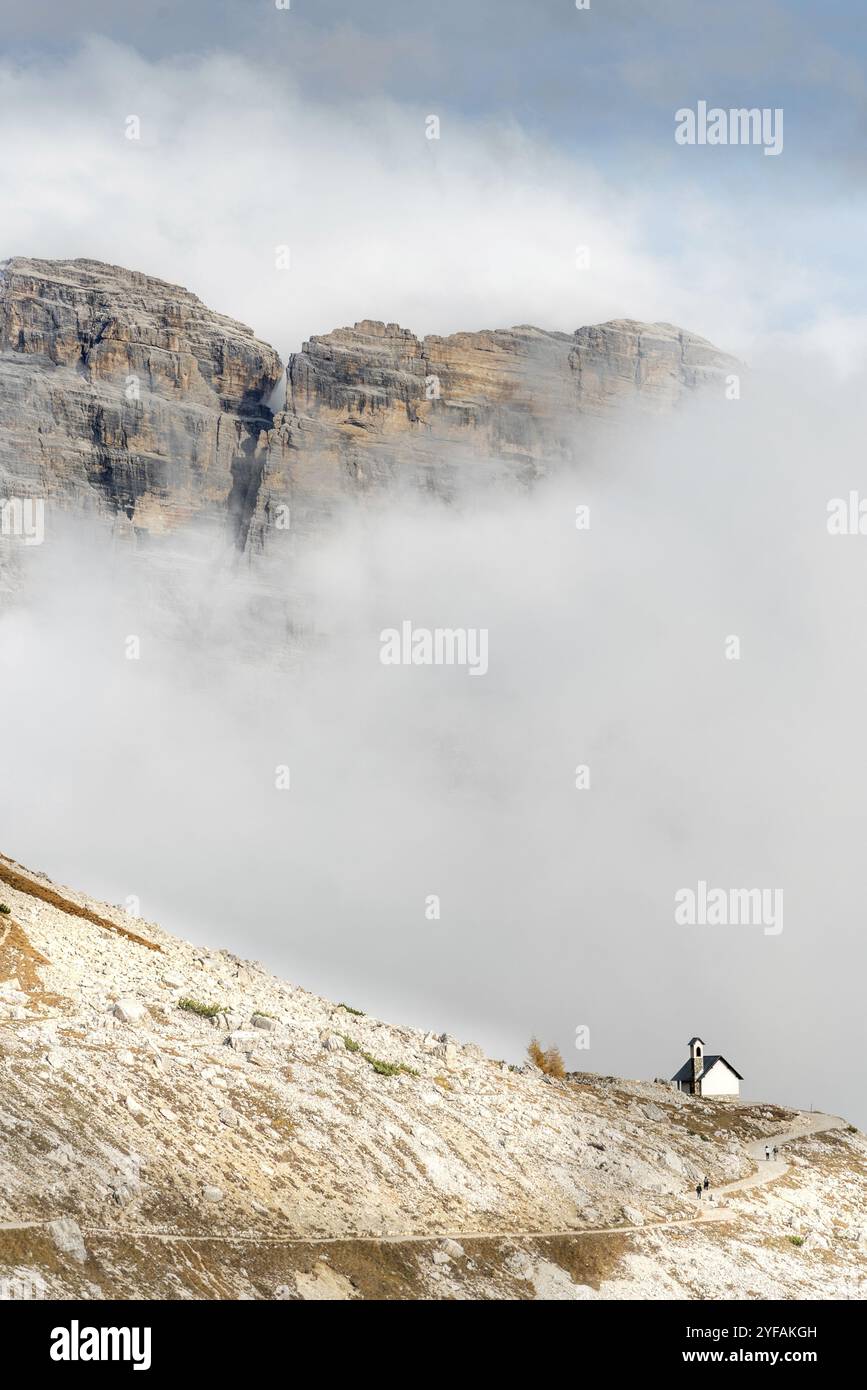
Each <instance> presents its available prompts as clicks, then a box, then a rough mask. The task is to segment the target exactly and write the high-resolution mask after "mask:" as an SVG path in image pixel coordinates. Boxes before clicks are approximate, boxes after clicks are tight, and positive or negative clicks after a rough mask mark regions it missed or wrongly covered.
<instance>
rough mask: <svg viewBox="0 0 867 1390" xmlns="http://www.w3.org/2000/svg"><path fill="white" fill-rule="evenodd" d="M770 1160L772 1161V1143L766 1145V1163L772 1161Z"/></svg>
mask: <svg viewBox="0 0 867 1390" xmlns="http://www.w3.org/2000/svg"><path fill="white" fill-rule="evenodd" d="M770 1161H771V1146H770V1144H766V1145H765V1162H766V1163H770Z"/></svg>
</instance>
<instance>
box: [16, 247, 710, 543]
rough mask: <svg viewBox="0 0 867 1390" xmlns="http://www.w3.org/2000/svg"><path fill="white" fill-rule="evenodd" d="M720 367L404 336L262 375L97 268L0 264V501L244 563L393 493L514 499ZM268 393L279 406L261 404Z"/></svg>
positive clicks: (627, 337) (677, 341) (668, 345)
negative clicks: (401, 486)
mask: <svg viewBox="0 0 867 1390" xmlns="http://www.w3.org/2000/svg"><path fill="white" fill-rule="evenodd" d="M731 368H732V362H731V359H728V358H726V357H725V356H724V355H723V354H721V353H719V352H717V350H716V349H715V348H713V347H712V346H711V345H710V344H709V343H707V342H705V341H704V340H703V339H701V338H698V337H695V336H694V335H691V334H689V333H685V332H683V331H681V330H680V329H677V328H674V327H672V326H671V325H669V324H640V323H635V322H633V321H631V320H618V321H616V322H613V323H607V324H601V325H597V326H596V327H592V328H581V329H579V330H578V331H577V332H576V333H574V334H571V335H570V334H565V333H548V332H544V331H543V330H541V329H538V328H531V327H521V328H513V329H508V330H501V331H497V332H480V333H457V334H453V335H452V336H450V337H427V338H424V339H419V338H416V337H414V336H413V335H412V333H410V332H409V331H408V330H406V329H402V328H400V327H398V325H397V324H382V323H376V322H367V321H366V322H363V323H359V324H356V325H355V327H354V328H352V329H348V328H344V329H338V330H337V331H336V332H334V333H330V334H327V335H324V336H320V337H315V338H312V339H311V340H310V342H309V343H306V344H305V345H304V349H303V351H302V352H300V353H298V354H295V355H294V356H292V357H291V358H290V360H289V363H288V366H287V368H286V370H285V379H286V401H285V408H284V409H282V410H280V411H279V412H278V413H277V414H276V415H274V414H273V413H272V410H271V409H270V408H269V404H268V402H269V401H270V400H271V399H272V395H273V392H274V388H275V386H276V385H277V383H278V382H279V381H280V379H281V377H282V375H283V367H282V364H281V363H280V360H279V358H278V356H277V353H276V352H275V351H274V350H273V349H272V348H270V347H268V345H267V344H265V343H262V342H259V341H258V340H257V339H256V338H255V337H254V336H253V334H252V332H251V331H250V329H248V328H245V327H244V326H243V325H242V324H239V323H235V322H234V321H233V320H231V319H227V318H225V317H223V316H222V315H219V314H216V313H214V312H213V311H211V310H209V309H207V308H206V307H205V306H204V305H203V304H202V303H201V302H200V301H199V300H198V299H197V298H196V296H195V295H193V294H190V293H189V292H188V291H187V290H184V289H181V288H180V287H178V286H174V285H168V284H166V283H164V282H163V281H161V280H156V279H153V278H152V277H149V276H146V275H141V274H138V273H136V272H135V271H129V270H124V269H122V268H120V267H117V266H108V265H103V264H101V263H100V262H97V261H89V260H73V261H41V260H29V259H26V258H23V257H16V258H14V259H12V260H9V261H6V262H5V263H4V264H3V265H2V266H0V497H9V496H15V497H19V496H21V497H36V496H39V497H46V498H48V499H50V500H51V501H52V502H53V504H55V505H57V506H59V507H66V508H71V509H73V510H78V509H85V510H93V511H97V512H101V513H104V514H107V515H108V516H110V517H112V518H113V520H114V523H115V525H116V527H117V528H118V530H120V531H121V532H123V531H124V530H127V531H129V532H130V533H131V534H135V535H138V536H147V537H153V536H159V535H161V534H163V533H165V532H167V531H172V530H174V529H176V528H178V527H179V526H181V525H182V524H183V523H185V522H188V521H190V520H193V519H196V520H201V521H204V522H206V523H208V524H211V525H216V526H218V527H220V528H222V529H225V530H227V531H228V534H229V536H230V538H231V539H232V541H233V542H234V544H235V545H237V546H238V547H239V548H240V549H242V550H243V549H245V548H250V549H252V550H261V549H263V548H264V547H265V544H266V539H267V537H268V534H269V531H270V532H272V531H273V530H274V529H275V528H276V527H278V526H279V525H280V521H281V519H284V518H285V513H284V512H281V511H279V510H278V509H280V508H289V509H290V512H291V516H292V524H293V527H294V528H295V529H301V530H303V529H304V527H305V526H306V525H315V524H316V523H317V522H318V521H319V520H321V518H322V517H323V516H326V515H327V514H328V513H329V512H330V511H331V509H332V508H333V507H334V506H335V504H337V503H338V502H339V501H341V500H342V499H346V498H352V497H355V496H357V495H358V494H359V493H361V492H367V491H369V490H370V489H372V488H376V487H378V486H381V485H383V484H388V485H394V484H395V483H401V482H405V483H407V484H409V485H410V486H412V487H421V488H424V489H426V490H433V491H435V492H438V493H440V494H442V495H443V496H446V497H447V496H449V495H450V494H451V492H452V490H453V489H454V488H455V487H456V486H458V485H459V484H460V483H461V482H463V481H464V480H466V479H475V478H482V479H485V480H488V479H494V480H497V479H501V478H504V477H505V478H507V479H509V480H518V481H521V482H525V481H528V480H531V479H532V478H533V477H535V476H537V475H538V474H539V473H541V472H544V471H545V469H546V468H548V467H550V466H551V465H552V464H556V463H557V462H559V461H569V460H573V459H575V458H576V457H580V453H581V447H582V437H583V430H584V429H585V428H586V426H587V424H588V423H589V422H590V421H592V420H599V419H605V418H610V417H611V416H612V415H613V414H615V413H616V412H618V411H622V410H623V409H624V408H626V407H629V406H633V405H636V406H638V407H639V408H642V409H650V410H660V409H668V408H671V407H673V406H675V405H676V404H677V403H678V402H679V401H680V400H681V399H682V398H683V397H684V396H685V395H686V394H687V393H689V392H691V391H693V390H694V389H695V388H698V387H701V386H714V387H715V388H716V389H720V390H721V389H722V378H723V375H724V373H725V372H726V371H727V370H731ZM278 395H279V393H278Z"/></svg>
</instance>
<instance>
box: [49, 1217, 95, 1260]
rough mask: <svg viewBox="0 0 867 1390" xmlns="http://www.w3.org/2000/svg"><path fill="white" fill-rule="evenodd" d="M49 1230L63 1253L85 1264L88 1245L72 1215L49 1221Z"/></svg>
mask: <svg viewBox="0 0 867 1390" xmlns="http://www.w3.org/2000/svg"><path fill="white" fill-rule="evenodd" d="M48 1232H49V1234H50V1236H51V1239H52V1240H53V1241H54V1244H55V1246H56V1247H57V1249H58V1250H59V1251H60V1253H61V1254H62V1255H69V1256H70V1257H71V1258H72V1259H73V1260H76V1261H77V1262H78V1264H84V1262H85V1260H86V1259H87V1247H86V1246H85V1244H84V1236H83V1235H82V1234H81V1227H80V1226H79V1224H78V1222H77V1221H73V1219H72V1217H71V1216H61V1217H58V1219H57V1220H56V1221H49V1223H48Z"/></svg>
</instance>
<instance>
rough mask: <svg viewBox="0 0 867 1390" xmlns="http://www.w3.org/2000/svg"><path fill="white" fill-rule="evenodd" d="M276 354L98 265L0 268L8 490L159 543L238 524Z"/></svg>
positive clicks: (181, 295) (183, 293)
mask: <svg viewBox="0 0 867 1390" xmlns="http://www.w3.org/2000/svg"><path fill="white" fill-rule="evenodd" d="M281 371H282V366H281V363H280V359H279V357H278V355H277V353H276V352H275V351H274V350H273V348H270V347H268V346H267V344H265V343H261V342H259V341H258V340H257V339H256V338H255V337H254V336H253V333H252V332H251V330H250V329H249V328H246V327H245V326H244V325H243V324H240V323H236V322H235V321H234V320H232V319H229V318H225V317H224V316H222V315H220V314H214V313H212V312H211V311H210V310H209V309H207V308H206V307H205V306H204V305H203V304H202V303H201V301H200V300H199V299H197V298H196V296H195V295H193V294H190V293H189V292H188V291H187V290H184V289H181V288H179V287H178V286H176V285H168V284H166V283H164V282H163V281H162V280H155V279H153V278H151V277H150V276H146V275H139V274H137V273H136V272H134V271H129V270H124V269H122V268H120V267H117V266H107V265H102V264H101V263H100V262H97V261H87V260H76V261H34V260H27V259H24V258H20V257H17V258H15V259H13V260H10V261H7V262H5V264H4V265H3V266H2V268H0V481H2V487H3V491H4V493H5V494H6V495H15V494H17V493H18V492H19V491H20V492H23V493H24V494H25V495H34V494H36V493H39V494H41V495H44V496H46V497H48V498H50V499H53V500H54V501H56V502H59V503H61V504H62V505H64V506H66V507H70V508H81V509H85V510H95V511H101V512H108V513H109V514H113V515H115V516H116V517H117V518H118V521H119V524H121V525H122V524H123V523H124V521H125V522H127V523H129V524H130V525H131V526H132V527H134V528H135V529H136V530H138V531H140V532H142V531H143V532H148V533H153V534H160V533H161V532H164V531H167V530H171V529H173V528H175V527H177V526H178V525H180V524H182V523H184V522H185V521H187V520H190V519H191V518H193V517H199V516H205V517H207V516H211V517H213V518H214V519H218V520H219V521H221V522H222V523H226V522H227V521H228V522H229V524H230V526H231V525H232V524H233V523H234V525H235V529H236V531H237V533H238V535H239V537H240V538H243V524H244V501H245V498H246V497H247V496H248V495H249V493H250V491H251V488H252V490H253V491H255V476H256V470H257V468H259V469H260V468H261V463H260V462H259V460H258V459H257V449H258V444H259V438H260V434H261V435H262V437H263V438H265V437H266V434H267V430H268V429H269V428H270V426H271V423H272V421H271V413H270V411H269V410H267V408H266V407H265V406H264V404H263V402H264V400H265V399H267V396H268V394H269V393H270V391H271V390H272V389H273V387H274V384H275V383H276V382H277V380H278V379H279V377H280V373H281Z"/></svg>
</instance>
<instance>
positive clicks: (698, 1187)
mask: <svg viewBox="0 0 867 1390" xmlns="http://www.w3.org/2000/svg"><path fill="white" fill-rule="evenodd" d="M695 1195H696V1197H697V1198H698V1200H699V1201H701V1183H700V1182H697V1183H696V1185H695Z"/></svg>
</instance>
